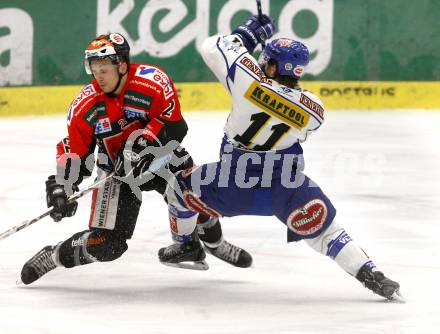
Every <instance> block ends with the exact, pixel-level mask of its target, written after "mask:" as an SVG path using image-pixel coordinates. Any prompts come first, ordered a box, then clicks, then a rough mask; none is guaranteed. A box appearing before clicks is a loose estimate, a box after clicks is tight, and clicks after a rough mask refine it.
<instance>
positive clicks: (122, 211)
mask: <svg viewBox="0 0 440 334" xmlns="http://www.w3.org/2000/svg"><path fill="white" fill-rule="evenodd" d="M140 205H141V202H140V201H139V200H138V199H137V197H136V196H135V195H134V194H133V193H132V192H131V190H130V187H129V186H128V185H127V184H125V183H121V182H119V181H117V180H113V179H111V180H109V181H107V182H106V183H105V184H104V185H103V186H102V187H100V188H99V189H96V190H94V192H93V197H92V212H91V216H90V224H89V225H90V229H89V230H85V231H82V232H78V233H75V234H74V235H73V236H72V237H70V238H69V239H67V240H65V241H62V242H60V243H58V244H57V245H54V246H46V247H44V248H43V249H42V250H41V251H40V252H38V253H37V254H36V255H34V256H33V257H32V258H31V259H30V260H29V261H27V262H26V263H25V265H24V266H23V269H22V272H21V280H22V282H23V283H24V284H30V283H32V282H34V281H35V280H37V279H39V278H40V277H41V276H43V275H45V274H46V273H48V272H49V271H51V270H53V269H55V268H56V267H65V268H72V267H75V266H79V265H85V264H89V263H93V262H106V261H113V260H116V259H117V258H119V257H120V256H121V255H122V254H123V253H124V252H125V251H126V250H127V248H128V246H127V242H126V240H127V239H130V238H131V236H132V234H133V231H134V228H135V225H136V220H137V217H138V213H139V209H140Z"/></svg>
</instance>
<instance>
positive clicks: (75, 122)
mask: <svg viewBox="0 0 440 334" xmlns="http://www.w3.org/2000/svg"><path fill="white" fill-rule="evenodd" d="M74 102H75V101H74ZM81 107H82V108H87V107H89V108H92V101H89V102H88V103H87V101H86V102H85V103H84V104H83V105H81ZM81 115H82V114H81ZM81 117H82V116H75V115H74V113H73V110H72V106H71V108H70V109H69V117H68V137H66V138H64V139H63V140H62V141H61V142H59V143H58V144H57V159H56V161H57V173H56V175H50V176H49V177H48V179H47V181H46V200H47V206H48V207H51V206H52V207H53V210H52V212H51V217H52V218H53V219H54V220H55V221H60V220H61V219H62V218H64V217H71V216H73V215H74V214H75V212H76V208H77V205H78V204H77V203H76V202H73V203H68V202H67V198H68V197H69V196H70V195H72V194H73V192H74V191H75V190H77V189H78V185H79V184H80V183H81V181H82V180H83V178H85V177H87V176H90V174H91V172H92V170H93V165H94V160H93V153H94V149H95V140H94V135H93V128H92V127H91V125H89V124H88V123H87V122H85V121H84V120H83V119H82V118H81ZM89 157H91V159H90V158H89Z"/></svg>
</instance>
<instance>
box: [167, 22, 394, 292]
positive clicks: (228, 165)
mask: <svg viewBox="0 0 440 334" xmlns="http://www.w3.org/2000/svg"><path fill="white" fill-rule="evenodd" d="M273 33H274V24H273V22H272V19H271V18H269V17H268V16H263V18H262V20H261V19H259V18H258V17H256V16H252V17H250V18H249V19H248V20H247V21H245V22H244V23H243V24H241V25H240V26H238V27H237V28H236V29H235V30H234V31H232V33H231V35H226V36H221V35H217V36H212V37H209V38H208V39H207V40H206V41H205V42H204V43H203V45H202V51H201V54H202V57H203V59H204V61H205V62H206V64H207V65H208V66H209V68H210V69H211V70H212V71H213V72H214V74H215V75H216V77H217V78H218V80H219V81H220V82H221V83H222V84H223V86H224V87H225V88H226V89H227V90H228V92H229V93H230V95H231V96H232V100H233V102H232V110H231V112H230V114H229V116H228V118H227V121H226V125H225V136H224V138H223V143H222V145H221V148H220V161H218V162H216V163H210V164H205V165H201V166H198V167H195V168H192V169H189V170H184V171H182V172H180V173H177V174H176V179H175V182H174V184H173V186H169V187H168V190H167V198H168V203H169V212H170V222H171V229H172V236H173V240H174V244H172V245H170V246H168V247H166V248H162V249H160V250H159V259H160V261H161V262H162V263H164V264H166V265H172V266H177V267H188V266H198V265H206V263H205V262H204V258H205V253H204V251H203V247H202V246H201V244H200V242H199V241H198V240H197V235H196V233H194V230H195V229H196V227H197V220H196V216H197V215H196V213H202V214H204V215H207V216H211V217H221V216H226V217H233V216H238V215H258V216H275V217H276V218H278V219H279V220H281V221H282V222H283V223H284V224H285V225H286V226H287V228H288V241H289V242H290V241H299V240H304V241H305V242H306V243H307V244H308V245H309V246H311V247H312V248H313V249H315V250H316V251H318V252H319V253H321V254H323V255H326V256H328V257H330V258H331V259H333V260H334V261H335V262H336V263H337V264H338V265H339V266H341V267H342V269H344V270H345V271H346V272H348V273H349V274H351V275H352V276H354V277H356V278H357V279H358V280H359V281H360V282H361V283H362V284H363V285H364V286H366V287H367V288H368V289H370V290H372V291H373V292H374V293H376V294H379V295H380V296H383V297H385V298H387V299H390V300H392V299H398V298H399V296H400V294H399V284H398V283H396V282H394V281H392V280H390V279H389V278H387V277H385V276H384V274H383V273H382V272H381V271H379V270H377V269H376V266H375V264H374V263H373V261H371V260H370V259H369V257H368V256H367V255H366V253H365V252H364V251H363V250H362V249H361V248H360V247H359V246H358V245H357V244H356V243H355V242H354V241H353V240H352V239H351V237H350V236H349V235H348V234H347V232H346V231H345V230H344V228H343V227H342V226H340V225H339V224H338V223H337V221H335V219H334V218H335V215H336V210H335V208H334V207H333V205H332V203H331V201H330V200H329V199H328V198H327V196H326V195H325V194H324V193H323V192H322V190H321V189H320V188H319V186H318V185H317V184H316V183H314V182H313V181H312V180H311V179H310V178H309V177H308V176H307V175H305V174H304V172H303V170H304V159H303V155H302V153H303V150H302V147H301V143H302V142H304V141H305V140H307V139H308V137H309V135H310V134H311V133H312V132H315V131H316V130H318V129H319V127H320V126H321V124H322V123H323V121H324V106H323V103H322V102H321V101H320V99H319V98H318V97H317V96H315V95H314V94H312V93H311V92H308V91H305V90H303V89H301V87H300V86H299V83H298V82H299V79H300V77H301V75H302V74H303V72H304V67H305V66H306V65H307V63H308V61H309V52H308V49H307V47H306V46H305V45H304V44H302V43H300V42H298V41H294V40H292V39H289V38H278V39H274V40H272V41H271V42H269V43H267V45H266V46H265V47H264V49H263V52H262V54H261V56H260V58H259V60H258V61H257V60H255V59H254V58H253V57H252V53H253V51H254V49H255V48H256V46H257V45H258V44H259V43H262V42H264V41H265V40H266V39H268V38H270V37H271V36H272V35H273Z"/></svg>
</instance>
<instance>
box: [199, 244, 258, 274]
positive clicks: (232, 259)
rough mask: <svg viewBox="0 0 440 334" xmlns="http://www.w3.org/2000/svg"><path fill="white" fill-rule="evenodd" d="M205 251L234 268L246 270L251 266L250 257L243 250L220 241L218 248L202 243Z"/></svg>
mask: <svg viewBox="0 0 440 334" xmlns="http://www.w3.org/2000/svg"><path fill="white" fill-rule="evenodd" d="M204 246H205V249H206V251H207V252H208V253H209V254H211V255H214V256H215V257H216V258H219V259H220V260H222V261H225V262H227V263H229V264H231V265H233V266H235V267H240V268H248V267H250V266H251V265H252V256H251V254H249V253H248V252H246V251H245V250H244V249H242V248H240V247H237V246H235V245H233V244H230V243H229V242H227V241H226V240H222V242H221V244H220V245H219V246H218V247H215V248H211V247H208V245H207V244H206V243H204Z"/></svg>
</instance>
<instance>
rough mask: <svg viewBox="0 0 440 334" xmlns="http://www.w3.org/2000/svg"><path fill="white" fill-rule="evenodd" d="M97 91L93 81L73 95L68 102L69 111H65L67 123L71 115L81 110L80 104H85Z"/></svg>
mask: <svg viewBox="0 0 440 334" xmlns="http://www.w3.org/2000/svg"><path fill="white" fill-rule="evenodd" d="M96 93H97V91H96V88H95V86H94V85H93V83H90V84H88V85H87V86H85V87H84V88H83V89H82V90H81V91H80V92H79V94H78V95H77V96H76V97H75V99H74V100H73V102H72V103H71V104H70V107H69V111H68V113H67V124H68V125H70V123H71V122H72V118H73V116H75V115H76V114H78V113H79V112H80V111H81V110H82V106H83V105H85V104H86V101H87V100H90V99H92V96H94V95H96Z"/></svg>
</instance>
